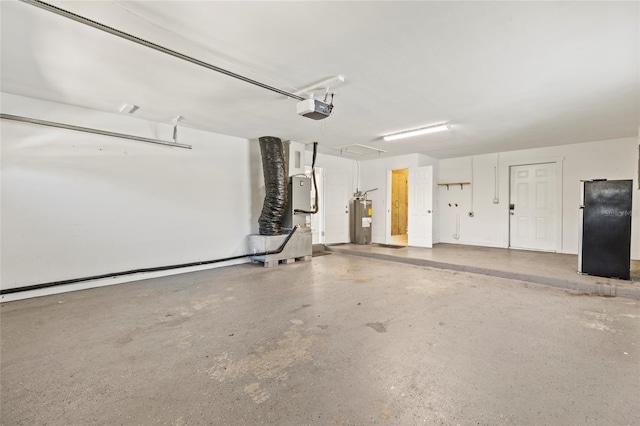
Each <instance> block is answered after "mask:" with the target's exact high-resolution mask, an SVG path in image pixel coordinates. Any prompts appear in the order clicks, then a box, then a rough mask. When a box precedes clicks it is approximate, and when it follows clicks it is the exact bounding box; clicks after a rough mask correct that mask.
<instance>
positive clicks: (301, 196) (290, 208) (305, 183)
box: [282, 176, 311, 229]
mask: <svg viewBox="0 0 640 426" xmlns="http://www.w3.org/2000/svg"><path fill="white" fill-rule="evenodd" d="M288 190H289V201H288V203H287V211H286V213H285V216H284V220H283V221H282V227H283V228H286V229H292V228H293V227H294V226H296V225H300V226H308V225H307V224H308V223H311V217H310V214H309V213H301V212H296V211H295V210H306V211H309V210H311V178H308V177H306V176H291V177H290V178H289V187H288Z"/></svg>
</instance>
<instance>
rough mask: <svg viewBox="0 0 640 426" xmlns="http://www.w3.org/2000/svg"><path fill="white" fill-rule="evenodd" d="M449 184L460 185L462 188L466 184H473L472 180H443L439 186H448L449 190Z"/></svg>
mask: <svg viewBox="0 0 640 426" xmlns="http://www.w3.org/2000/svg"><path fill="white" fill-rule="evenodd" d="M449 185H460V189H463V186H464V185H471V182H443V183H439V184H438V186H446V187H447V191H448V190H449Z"/></svg>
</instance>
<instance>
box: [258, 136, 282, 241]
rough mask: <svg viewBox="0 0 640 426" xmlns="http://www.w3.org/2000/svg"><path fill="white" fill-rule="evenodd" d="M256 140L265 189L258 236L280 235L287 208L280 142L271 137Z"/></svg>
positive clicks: (278, 139)
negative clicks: (258, 144) (258, 143)
mask: <svg viewBox="0 0 640 426" xmlns="http://www.w3.org/2000/svg"><path fill="white" fill-rule="evenodd" d="M258 140H259V141H260V153H261V154H262V172H263V174H264V188H265V195H264V205H263V206H262V213H261V214H260V218H259V219H258V225H259V226H260V235H280V234H282V219H284V215H285V212H286V208H287V170H286V163H285V158H284V149H283V148H282V140H280V138H276V137H273V136H263V137H261V138H259V139H258Z"/></svg>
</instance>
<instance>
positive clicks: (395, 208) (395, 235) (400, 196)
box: [390, 169, 409, 246]
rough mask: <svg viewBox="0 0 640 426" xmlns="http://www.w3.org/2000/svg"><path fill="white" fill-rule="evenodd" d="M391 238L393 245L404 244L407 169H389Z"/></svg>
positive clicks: (407, 185) (407, 217)
mask: <svg viewBox="0 0 640 426" xmlns="http://www.w3.org/2000/svg"><path fill="white" fill-rule="evenodd" d="M390 210H391V238H390V240H391V241H390V242H391V244H393V245H402V246H406V245H407V241H408V235H407V230H408V223H409V169H399V170H392V171H391V207H390Z"/></svg>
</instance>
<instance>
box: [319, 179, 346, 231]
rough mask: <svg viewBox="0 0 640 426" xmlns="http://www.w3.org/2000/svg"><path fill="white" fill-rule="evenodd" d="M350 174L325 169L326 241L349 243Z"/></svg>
mask: <svg viewBox="0 0 640 426" xmlns="http://www.w3.org/2000/svg"><path fill="white" fill-rule="evenodd" d="M349 178H350V177H349V174H348V173H346V172H344V171H341V170H331V169H325V170H324V180H325V191H324V193H325V200H326V202H325V210H324V219H325V229H324V243H325V244H338V243H348V242H349V240H350V238H349V200H350V198H351V193H350V181H349Z"/></svg>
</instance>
